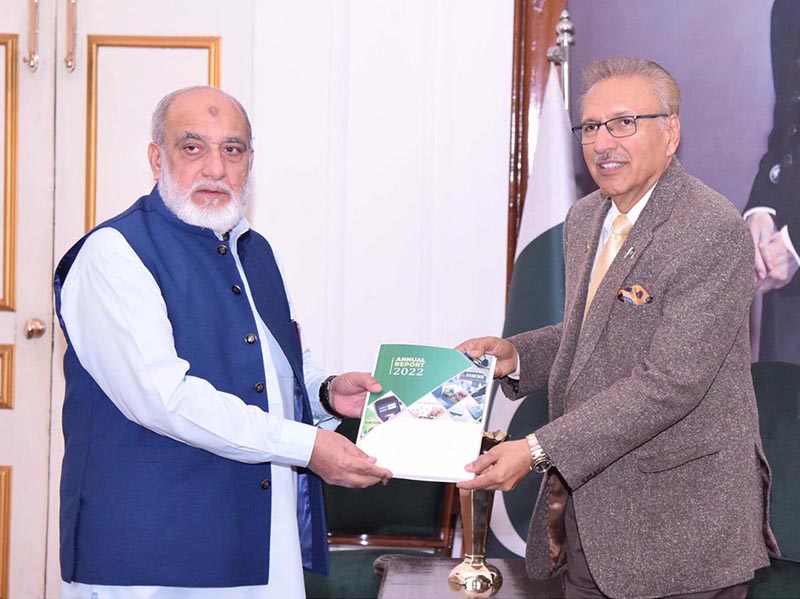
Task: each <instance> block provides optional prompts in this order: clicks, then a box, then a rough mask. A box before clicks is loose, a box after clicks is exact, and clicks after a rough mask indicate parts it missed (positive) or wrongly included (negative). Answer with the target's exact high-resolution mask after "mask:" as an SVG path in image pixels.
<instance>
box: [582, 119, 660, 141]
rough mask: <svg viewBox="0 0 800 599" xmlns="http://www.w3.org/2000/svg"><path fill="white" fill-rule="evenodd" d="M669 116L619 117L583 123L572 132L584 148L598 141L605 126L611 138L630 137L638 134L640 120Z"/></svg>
mask: <svg viewBox="0 0 800 599" xmlns="http://www.w3.org/2000/svg"><path fill="white" fill-rule="evenodd" d="M662 116H669V115H668V114H631V115H626V116H618V117H616V118H613V119H608V120H607V121H606V122H605V123H583V124H582V125H576V126H574V127H573V128H572V132H573V133H574V134H575V137H577V138H578V141H579V142H581V143H582V144H583V145H584V146H586V145H589V144H593V143H594V141H595V139H597V133H598V132H599V131H600V127H602V126H603V125H605V126H606V129H608V133H609V134H610V135H611V137H630V136H631V135H633V134H635V133H636V121H638V120H639V119H657V118H658V117H662Z"/></svg>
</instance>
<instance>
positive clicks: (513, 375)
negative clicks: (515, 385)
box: [508, 354, 520, 381]
mask: <svg viewBox="0 0 800 599" xmlns="http://www.w3.org/2000/svg"><path fill="white" fill-rule="evenodd" d="M519 375H520V364H519V354H517V367H516V369H515V370H514V372H512V373H511V374H509V375H508V378H510V379H514V380H515V381H518V380H519Z"/></svg>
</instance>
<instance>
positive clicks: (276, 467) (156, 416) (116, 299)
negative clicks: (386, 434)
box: [61, 219, 338, 599]
mask: <svg viewBox="0 0 800 599" xmlns="http://www.w3.org/2000/svg"><path fill="white" fill-rule="evenodd" d="M248 229H249V225H248V223H247V222H246V221H245V220H244V219H243V220H242V221H241V222H240V223H239V224H238V225H237V226H236V227H235V228H234V229H233V231H231V234H230V238H229V242H228V243H229V245H230V250H231V253H232V255H233V256H234V257H235V260H236V266H237V268H238V269H239V273H240V275H241V277H242V280H243V282H244V286H245V291H246V293H247V298H248V300H249V302H250V308H251V310H252V312H253V315H254V317H255V320H256V326H257V328H258V337H259V339H260V340H261V341H260V342H261V348H262V354H263V357H264V371H265V374H266V379H265V381H266V387H267V397H268V400H269V412H265V411H263V410H262V409H260V408H258V407H257V406H252V405H248V404H245V403H244V402H243V401H241V400H240V399H239V398H238V397H236V396H234V395H231V394H229V393H223V392H221V391H218V390H217V389H215V388H214V387H213V386H212V385H211V383H209V382H208V381H206V380H204V379H200V378H197V377H193V376H188V375H187V372H188V370H189V363H188V362H186V361H185V360H183V359H181V358H180V357H178V355H177V352H176V349H175V343H174V340H173V336H172V326H171V324H170V321H169V319H168V317H167V309H166V304H165V303H164V300H163V298H162V296H161V291H160V289H159V287H158V285H157V283H156V281H155V279H154V278H153V276H152V274H151V273H150V271H149V270H148V269H147V268H146V267H145V266H144V264H143V263H142V261H141V260H140V259H139V257H138V256H137V255H136V253H135V252H134V251H133V249H132V248H131V247H130V245H129V244H128V243H127V241H126V240H125V238H124V237H123V236H122V234H121V233H119V232H118V231H117V230H115V229H111V228H104V229H100V230H98V231H96V232H94V233H92V235H90V236H89V238H88V239H87V240H86V242H85V243H84V245H83V247H82V248H81V250H80V252H79V253H78V256H77V258H76V259H75V262H74V263H73V265H72V267H71V269H70V272H69V276H67V279H66V281H65V282H64V285H63V288H62V292H61V316H62V318H63V320H64V324H65V325H66V328H67V330H68V331H69V336H70V340H71V342H72V345H73V347H74V349H75V353H76V355H77V357H78V359H79V360H80V363H81V365H82V366H83V367H84V368H85V369H86V371H87V372H88V373H89V374H90V375H91V376H92V378H93V379H94V380H95V381H96V382H97V384H98V385H99V386H100V388H101V389H102V390H103V392H104V393H105V394H106V395H108V397H109V399H111V401H112V402H113V403H114V404H115V405H116V406H117V407H118V408H119V409H120V411H121V412H122V413H123V414H124V415H125V416H126V417H127V418H128V419H130V420H132V421H133V422H136V423H137V424H140V425H141V426H144V427H145V428H148V429H150V430H152V431H154V432H156V433H158V434H161V435H164V436H167V437H170V438H172V439H175V440H177V441H181V442H183V443H186V444H188V445H192V446H193V447H199V448H202V449H205V450H206V451H209V452H211V453H214V454H217V455H219V456H222V457H225V458H229V459H232V460H237V461H240V462H246V463H262V462H271V463H272V487H271V488H272V492H273V498H272V514H271V519H270V521H271V532H270V547H271V551H270V582H269V584H268V585H257V586H246V587H235V588H186V589H184V588H177V587H151V586H127V587H114V586H104V585H92V584H82V583H66V582H62V587H61V597H62V599H79V598H80V599H273V598H275V599H290V598H293V597H304V596H305V589H304V584H303V575H302V565H301V556H300V541H299V533H298V529H297V517H296V505H297V497H296V488H297V487H296V476H297V475H296V472H295V471H294V467H297V466H301V467H303V466H306V465H307V464H308V461H309V459H310V457H311V451H312V449H313V447H314V440H315V438H316V428H314V427H312V426H309V425H306V424H302V423H298V422H295V421H294V420H293V419H292V417H293V414H294V407H293V406H294V401H293V392H294V379H293V374H292V370H291V367H290V365H289V363H288V361H287V359H286V357H285V356H284V354H283V352H282V351H281V349H280V347H279V345H278V343H277V342H276V341H275V338H274V337H273V336H272V334H271V333H270V332H269V329H268V328H267V327H266V325H265V324H264V322H263V320H262V319H261V317H260V316H259V314H258V312H257V311H256V309H255V306H254V304H253V299H252V296H251V293H250V287H249V285H248V282H247V278H246V277H245V273H244V270H243V268H242V265H241V263H240V261H239V256H238V253H237V251H236V244H237V242H238V239H239V237H240V235H241V234H242V233H244V232H245V231H247V230H248ZM289 306H290V311H291V310H292V305H291V300H290V301H289ZM303 371H304V376H305V384H306V387H307V389H308V392H309V397H310V399H311V405H312V412H313V414H314V419H315V422H316V423H317V424H318V425H319V426H324V427H325V428H328V429H333V428H335V427H336V426H337V424H338V421H337V420H335V419H333V418H332V417H331V416H330V415H328V414H327V413H326V412H325V411H324V410H323V409H322V407H321V406H320V405H319V400H318V397H319V387H320V384H321V382H322V381H323V379H324V378H325V373H324V372H323V371H322V370H321V369H320V367H319V366H317V365H316V364H315V363H314V362H313V361H312V360H311V354H310V351H309V350H308V349H304V350H303ZM285 415H289V417H288V418H286V417H285Z"/></svg>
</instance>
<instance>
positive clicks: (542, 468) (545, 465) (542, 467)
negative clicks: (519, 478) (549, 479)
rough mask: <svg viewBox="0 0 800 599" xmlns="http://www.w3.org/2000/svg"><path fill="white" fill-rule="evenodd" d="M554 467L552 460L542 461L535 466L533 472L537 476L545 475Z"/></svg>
mask: <svg viewBox="0 0 800 599" xmlns="http://www.w3.org/2000/svg"><path fill="white" fill-rule="evenodd" d="M552 465H553V462H551V461H550V460H542V461H541V462H537V463H536V464H534V466H533V471H534V472H535V473H536V474H544V473H545V472H547V471H548V470H550V467H551V466H552Z"/></svg>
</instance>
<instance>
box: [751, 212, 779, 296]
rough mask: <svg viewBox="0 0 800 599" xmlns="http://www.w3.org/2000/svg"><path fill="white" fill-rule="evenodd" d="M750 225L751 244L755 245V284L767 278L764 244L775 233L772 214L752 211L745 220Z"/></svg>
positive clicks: (759, 283)
mask: <svg viewBox="0 0 800 599" xmlns="http://www.w3.org/2000/svg"><path fill="white" fill-rule="evenodd" d="M745 222H746V223H747V226H748V227H750V234H751V235H752V236H753V244H754V245H755V246H756V255H755V264H754V271H755V275H756V285H761V284H762V283H763V282H764V279H766V278H767V274H768V272H769V268H768V267H767V265H766V263H765V261H764V257H765V256H764V249H763V248H764V247H765V245H764V244H767V243H769V239H770V237H772V234H773V233H775V221H774V220H773V218H772V215H771V214H770V213H769V212H766V211H758V212H753V214H751V215H750V216H748V217H747V220H746V221H745Z"/></svg>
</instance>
